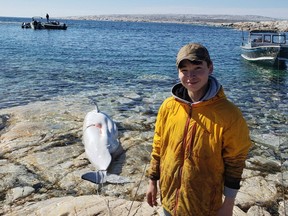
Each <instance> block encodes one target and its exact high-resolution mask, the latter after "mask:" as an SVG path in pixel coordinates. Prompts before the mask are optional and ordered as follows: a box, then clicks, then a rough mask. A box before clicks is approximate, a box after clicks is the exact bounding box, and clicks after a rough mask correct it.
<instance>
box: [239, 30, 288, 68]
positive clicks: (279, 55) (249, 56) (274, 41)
mask: <svg viewBox="0 0 288 216" xmlns="http://www.w3.org/2000/svg"><path fill="white" fill-rule="evenodd" d="M241 50H242V54H241V56H242V57H243V58H244V59H246V60H248V61H250V62H258V63H262V64H268V65H271V66H274V67H277V68H286V67H287V66H286V61H287V60H288V45H287V41H286V34H285V32H278V31H275V30H251V31H249V34H248V38H247V42H244V37H243V42H242V45H241Z"/></svg>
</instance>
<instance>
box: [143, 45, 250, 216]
mask: <svg viewBox="0 0 288 216" xmlns="http://www.w3.org/2000/svg"><path fill="white" fill-rule="evenodd" d="M176 66H177V68H178V76H179V79H180V82H181V83H179V84H176V85H175V86H174V87H173V88H172V96H171V97H169V98H167V99H166V100H165V101H164V102H163V104H162V105H161V107H160V109H159V112H158V116H157V121H156V125H155V135H154V141H153V149H152V153H151V162H150V169H149V170H148V177H149V178H150V180H149V186H148V190H147V194H146V198H147V202H148V204H149V205H150V206H155V205H157V203H156V195H157V181H158V180H159V186H160V196H161V202H162V206H163V208H164V213H165V215H173V216H176V215H178V216H188V215H193V216H194V215H195V216H209V215H212V216H214V215H225V216H226V215H227V216H232V213H233V206H234V200H235V197H236V194H237V191H238V189H239V188H240V181H241V175H242V172H243V168H244V166H245V159H246V156H247V153H248V150H249V147H250V146H251V142H250V138H249V130H248V127H247V124H246V122H245V120H244V118H243V117H242V114H241V112H240V110H239V109H238V108H237V107H236V106H235V105H234V104H233V103H231V102H230V101H228V99H227V98H226V96H225V94H224V91H223V88H222V86H221V85H220V83H219V82H218V81H217V79H216V78H214V77H213V76H211V74H212V72H213V63H212V61H211V59H210V56H209V52H208V50H207V49H206V48H205V47H204V46H202V45H201V44H196V43H191V44H187V45H185V46H184V47H182V48H181V49H180V50H179V52H178V55H177V59H176ZM223 193H224V196H225V199H224V202H223V203H222V194H223Z"/></svg>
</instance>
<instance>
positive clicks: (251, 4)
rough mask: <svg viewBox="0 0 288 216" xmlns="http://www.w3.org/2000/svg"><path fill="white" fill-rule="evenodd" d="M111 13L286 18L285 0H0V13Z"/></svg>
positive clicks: (287, 12)
mask: <svg viewBox="0 0 288 216" xmlns="http://www.w3.org/2000/svg"><path fill="white" fill-rule="evenodd" d="M46 13H49V15H50V17H66V16H88V15H111V14H205V15H206V14H207V15H216V14H217V15H219V14H220V15H261V16H267V17H273V18H281V19H287V20H288V0H277V1H275V0H220V1H217V0H200V1H199V0H197V1H196V0H46V1H44V0H0V16H2V17H6V16H8V17H33V16H42V17H45V15H46Z"/></svg>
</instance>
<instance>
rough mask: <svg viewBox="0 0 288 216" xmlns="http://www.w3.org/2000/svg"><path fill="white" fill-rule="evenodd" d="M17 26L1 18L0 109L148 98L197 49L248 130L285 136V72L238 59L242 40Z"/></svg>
mask: <svg viewBox="0 0 288 216" xmlns="http://www.w3.org/2000/svg"><path fill="white" fill-rule="evenodd" d="M28 21H30V20H29V19H24V18H5V17H0V32H1V37H0V48H1V49H0V91H1V95H0V109H3V108H8V107H13V106H21V105H25V104H27V103H31V102H35V101H40V100H49V99H50V98H53V97H56V96H63V97H64V96H67V95H73V94H77V93H79V92H84V93H85V92H86V91H87V92H88V91H91V90H93V91H97V89H98V88H100V87H106V88H107V91H112V90H113V89H114V90H115V89H116V90H117V89H119V90H120V89H121V91H123V90H125V89H129V90H135V92H136V93H141V95H144V96H147V97H151V95H154V94H155V93H156V92H163V93H164V92H165V93H167V92H169V91H170V88H171V86H172V85H173V84H174V83H176V82H177V79H178V77H177V71H176V68H175V56H176V53H177V51H178V50H179V48H180V47H181V46H182V45H184V44H186V43H189V42H199V43H202V44H204V45H205V46H206V47H207V48H208V49H209V50H210V54H211V58H212V59H213V62H214V74H215V76H216V77H218V79H219V81H220V82H221V83H222V85H223V86H224V88H225V90H226V94H227V95H228V97H229V98H230V99H231V100H232V101H233V102H234V103H236V104H237V105H238V106H239V107H240V108H241V110H242V112H243V113H244V116H245V118H246V119H247V121H248V123H249V126H250V127H251V128H253V129H261V130H262V131H263V132H265V131H267V132H273V133H276V134H277V133H280V134H282V135H283V134H285V133H286V134H287V114H288V111H287V109H288V108H287V104H288V99H287V96H288V91H287V89H288V88H287V87H288V71H287V70H276V69H272V68H268V67H263V66H259V65H255V64H251V63H247V62H246V61H245V60H243V59H241V56H240V47H239V46H240V44H241V42H242V38H241V37H242V32H241V31H239V30H235V29H229V28H222V27H211V26H197V25H188V24H168V23H136V22H134V23H133V22H109V21H75V20H62V21H63V22H65V23H67V25H68V29H67V30H66V31H63V30H32V29H22V28H21V23H22V22H28Z"/></svg>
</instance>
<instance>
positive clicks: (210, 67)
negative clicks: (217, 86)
mask: <svg viewBox="0 0 288 216" xmlns="http://www.w3.org/2000/svg"><path fill="white" fill-rule="evenodd" d="M213 69H214V66H213V63H212V62H211V64H210V66H209V74H212V73H213Z"/></svg>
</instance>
